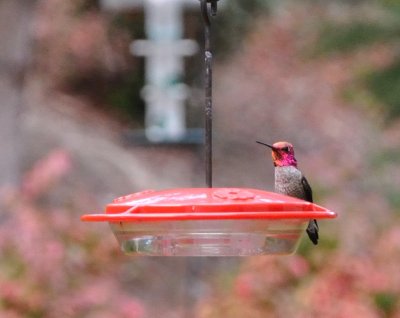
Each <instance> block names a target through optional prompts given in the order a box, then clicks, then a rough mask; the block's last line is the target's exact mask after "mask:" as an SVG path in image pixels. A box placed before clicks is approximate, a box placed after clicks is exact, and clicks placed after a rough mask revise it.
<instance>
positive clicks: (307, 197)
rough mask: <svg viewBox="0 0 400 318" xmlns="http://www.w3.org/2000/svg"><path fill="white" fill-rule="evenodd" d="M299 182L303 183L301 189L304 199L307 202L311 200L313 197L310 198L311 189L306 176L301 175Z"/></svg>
mask: <svg viewBox="0 0 400 318" xmlns="http://www.w3.org/2000/svg"><path fill="white" fill-rule="evenodd" d="M301 184H302V185H303V189H304V200H306V201H308V202H311V203H312V202H313V198H312V190H311V187H310V185H309V183H308V181H307V179H306V177H304V176H303V177H301Z"/></svg>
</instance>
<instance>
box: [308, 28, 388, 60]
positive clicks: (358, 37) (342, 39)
mask: <svg viewBox="0 0 400 318" xmlns="http://www.w3.org/2000/svg"><path fill="white" fill-rule="evenodd" d="M392 33H394V30H391V29H388V28H387V27H385V26H383V25H378V24H372V23H368V22H354V23H349V24H346V25H337V24H332V23H328V24H325V25H324V26H323V27H322V28H321V32H320V34H319V38H318V41H317V43H316V48H315V52H316V53H317V54H326V53H331V52H348V51H351V50H354V49H357V48H359V47H360V46H364V45H368V44H371V43H375V42H377V41H385V40H387V39H389V38H391V37H392Z"/></svg>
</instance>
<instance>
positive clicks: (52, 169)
mask: <svg viewBox="0 0 400 318" xmlns="http://www.w3.org/2000/svg"><path fill="white" fill-rule="evenodd" d="M71 167H72V162H71V158H70V156H69V154H68V152H67V151H65V150H63V149H55V150H53V151H52V152H50V153H49V154H48V155H47V156H46V157H44V158H43V159H41V160H39V161H38V162H37V163H36V164H35V165H34V166H33V168H32V169H31V170H30V171H29V172H28V173H27V174H26V176H25V178H24V180H23V183H22V191H23V194H24V195H25V196H26V197H28V198H34V197H37V196H38V195H40V194H42V193H43V192H44V191H46V190H47V189H48V188H49V187H50V186H52V185H53V184H54V183H55V182H57V181H58V180H59V179H60V178H62V177H63V176H65V175H66V174H67V173H68V172H69V171H70V169H71Z"/></svg>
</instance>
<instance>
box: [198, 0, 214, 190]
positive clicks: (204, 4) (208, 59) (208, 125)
mask: <svg viewBox="0 0 400 318" xmlns="http://www.w3.org/2000/svg"><path fill="white" fill-rule="evenodd" d="M209 6H210V8H209ZM200 8H201V15H202V17H203V20H204V39H205V40H204V59H205V127H204V130H205V136H204V139H205V170H206V184H207V187H209V188H211V187H212V53H211V18H210V12H211V15H212V16H215V15H216V14H217V0H200Z"/></svg>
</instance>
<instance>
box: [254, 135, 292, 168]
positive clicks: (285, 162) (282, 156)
mask: <svg viewBox="0 0 400 318" xmlns="http://www.w3.org/2000/svg"><path fill="white" fill-rule="evenodd" d="M257 143H259V144H261V145H264V146H267V147H269V148H271V149H272V161H273V162H274V166H275V167H286V166H293V167H297V160H296V158H295V156H294V148H293V145H292V144H291V143H289V142H287V141H278V142H276V143H274V144H273V145H272V146H271V145H268V144H266V143H263V142H261V141H257Z"/></svg>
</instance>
